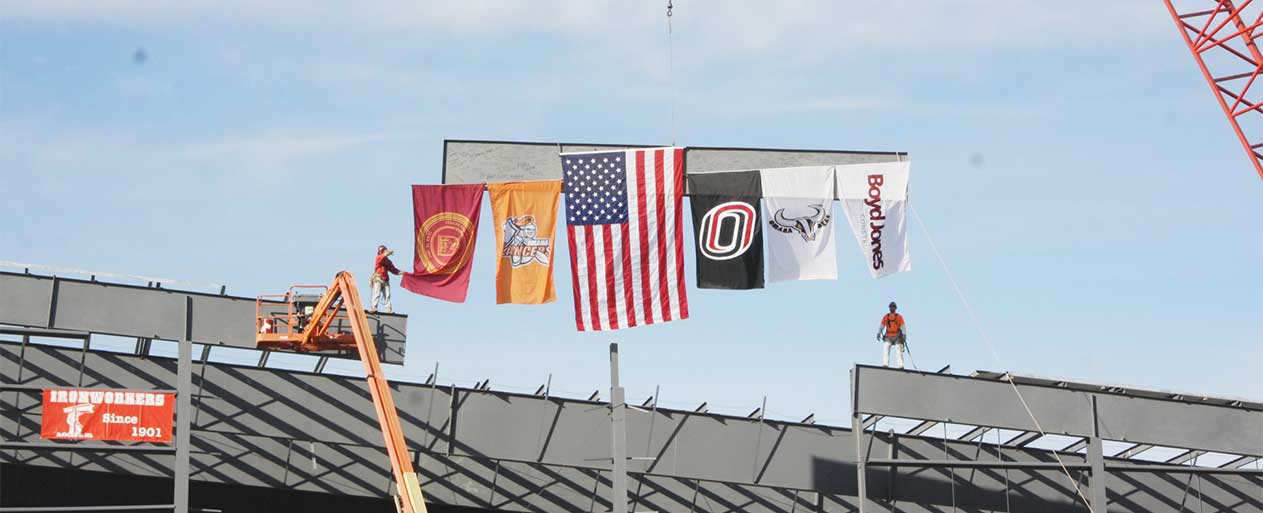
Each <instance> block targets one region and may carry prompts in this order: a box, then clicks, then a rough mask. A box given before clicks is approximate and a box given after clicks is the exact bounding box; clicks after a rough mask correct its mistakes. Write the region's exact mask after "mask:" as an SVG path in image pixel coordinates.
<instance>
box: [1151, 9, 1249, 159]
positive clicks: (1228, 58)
mask: <svg viewBox="0 0 1263 513" xmlns="http://www.w3.org/2000/svg"><path fill="white" fill-rule="evenodd" d="M1163 1H1164V2H1166V6H1167V10H1168V11H1170V13H1171V18H1172V19H1173V20H1175V25H1176V27H1177V28H1178V29H1179V31H1180V35H1181V36H1183V37H1184V42H1185V43H1187V44H1188V49H1189V51H1191V52H1193V58H1194V59H1196V60H1197V65H1198V67H1200V68H1201V70H1202V75H1203V76H1204V77H1205V78H1206V82H1207V83H1209V84H1210V88H1211V90H1212V91H1213V92H1214V94H1215V99H1216V100H1218V101H1219V106H1220V107H1221V108H1222V109H1223V111H1224V115H1226V116H1228V121H1229V122H1230V123H1231V124H1232V129H1233V130H1234V131H1235V132H1236V133H1237V138H1238V139H1239V140H1240V141H1241V145H1242V146H1243V147H1245V150H1246V153H1248V154H1249V155H1250V162H1251V163H1252V164H1254V170H1255V172H1257V173H1258V175H1259V178H1263V151H1261V149H1263V138H1260V137H1259V135H1258V134H1260V133H1261V132H1260V129H1261V128H1263V101H1251V100H1249V99H1248V98H1249V92H1250V88H1251V86H1253V85H1254V82H1255V80H1256V79H1258V78H1259V74H1260V71H1263V52H1260V51H1259V47H1258V45H1257V44H1256V43H1255V39H1257V37H1258V36H1259V35H1260V33H1259V27H1260V26H1263V9H1258V8H1256V9H1254V10H1255V11H1258V15H1257V16H1254V18H1253V19H1252V20H1251V19H1250V17H1249V16H1247V15H1245V13H1246V11H1247V8H1249V7H1250V4H1251V3H1253V1H1254V0H1245V1H1243V2H1240V5H1237V3H1235V2H1233V1H1232V0H1202V1H1201V2H1198V3H1197V4H1196V5H1197V6H1198V7H1211V8H1210V9H1199V10H1195V9H1186V10H1181V9H1177V7H1176V6H1175V2H1174V0H1163ZM1190 4H1192V3H1191V2H1190ZM1251 14H1252V13H1251ZM1247 20H1249V21H1248V22H1247ZM1243 125H1244V128H1243ZM1248 134H1254V137H1253V138H1252V137H1251V136H1250V135H1248Z"/></svg>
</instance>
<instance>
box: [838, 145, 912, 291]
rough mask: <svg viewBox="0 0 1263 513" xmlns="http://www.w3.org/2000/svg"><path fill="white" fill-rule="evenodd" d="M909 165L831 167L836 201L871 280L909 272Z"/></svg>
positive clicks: (896, 163)
mask: <svg viewBox="0 0 1263 513" xmlns="http://www.w3.org/2000/svg"><path fill="white" fill-rule="evenodd" d="M909 168H910V163H909V162H907V161H904V162H882V163H876V164H851V165H845V166H835V168H834V169H835V171H836V176H837V197H838V199H839V200H841V201H842V211H843V212H845V213H846V219H847V222H848V224H850V225H851V231H852V232H853V233H854V234H855V239H856V241H857V242H859V246H860V251H862V252H863V253H864V258H865V259H866V260H867V261H868V271H869V273H871V274H872V275H873V277H874V278H881V277H883V276H887V275H890V274H894V273H897V272H903V271H911V270H912V260H911V258H910V257H909V256H908V232H907V216H906V210H907V206H908V175H909Z"/></svg>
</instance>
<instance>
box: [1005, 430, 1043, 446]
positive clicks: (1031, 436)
mask: <svg viewBox="0 0 1263 513" xmlns="http://www.w3.org/2000/svg"><path fill="white" fill-rule="evenodd" d="M1041 436H1044V435H1043V434H1042V433H1040V432H1038V431H1026V432H1023V433H1022V434H1019V435H1017V436H1015V437H1013V438H1010V439H1009V440H1008V441H1007V442H1004V445H1011V446H1013V447H1026V446H1027V445H1030V443H1031V442H1034V441H1035V440H1038V439H1039V437H1041Z"/></svg>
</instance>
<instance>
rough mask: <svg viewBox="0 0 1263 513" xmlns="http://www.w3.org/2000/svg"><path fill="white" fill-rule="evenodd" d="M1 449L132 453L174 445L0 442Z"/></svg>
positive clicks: (169, 449) (164, 449) (161, 450)
mask: <svg viewBox="0 0 1263 513" xmlns="http://www.w3.org/2000/svg"><path fill="white" fill-rule="evenodd" d="M0 449H21V450H24V451H84V452H131V453H142V452H143V453H158V454H161V453H168V454H170V453H174V452H175V448H174V447H164V446H160V445H104V444H92V443H85V442H75V443H57V442H0Z"/></svg>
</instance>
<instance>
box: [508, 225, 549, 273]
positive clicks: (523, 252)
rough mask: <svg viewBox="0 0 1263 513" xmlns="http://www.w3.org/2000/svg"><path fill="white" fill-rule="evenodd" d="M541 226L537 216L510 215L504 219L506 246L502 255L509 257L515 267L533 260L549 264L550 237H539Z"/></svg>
mask: <svg viewBox="0 0 1263 513" xmlns="http://www.w3.org/2000/svg"><path fill="white" fill-rule="evenodd" d="M536 235H539V226H537V225H536V224H535V216H529V215H527V216H509V218H508V219H505V221H504V248H503V252H502V254H501V256H504V257H507V258H508V259H509V263H510V264H512V265H513V267H514V268H518V267H522V266H524V265H527V264H530V263H532V262H539V263H540V264H542V265H548V260H549V259H548V242H549V239H537V238H535V236H536Z"/></svg>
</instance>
